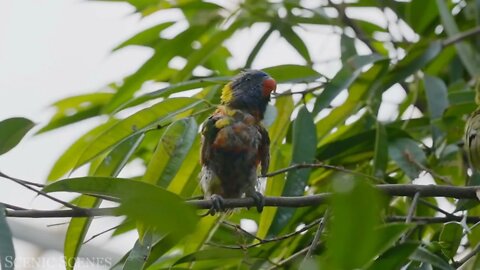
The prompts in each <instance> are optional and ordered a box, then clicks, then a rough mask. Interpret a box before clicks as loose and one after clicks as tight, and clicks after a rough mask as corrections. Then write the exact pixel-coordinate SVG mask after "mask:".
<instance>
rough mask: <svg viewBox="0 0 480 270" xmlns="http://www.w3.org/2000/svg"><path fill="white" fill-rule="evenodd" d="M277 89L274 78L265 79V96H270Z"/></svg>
mask: <svg viewBox="0 0 480 270" xmlns="http://www.w3.org/2000/svg"><path fill="white" fill-rule="evenodd" d="M276 89H277V82H276V81H275V80H274V79H272V78H268V79H265V80H263V96H265V97H268V96H270V93H272V92H275V90H276Z"/></svg>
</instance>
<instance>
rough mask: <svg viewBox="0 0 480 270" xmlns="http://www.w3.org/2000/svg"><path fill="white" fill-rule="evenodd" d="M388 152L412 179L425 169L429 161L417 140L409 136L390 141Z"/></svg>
mask: <svg viewBox="0 0 480 270" xmlns="http://www.w3.org/2000/svg"><path fill="white" fill-rule="evenodd" d="M388 154H389V156H390V158H391V159H392V160H393V161H395V162H396V163H397V165H398V166H399V167H400V168H401V169H402V170H403V171H404V172H405V173H406V174H407V175H408V177H410V179H412V180H413V179H415V178H417V177H418V175H419V174H420V172H422V171H423V170H424V167H425V164H426V162H427V157H426V155H425V152H423V151H422V149H421V148H420V147H419V146H418V144H417V143H416V142H415V141H413V140H411V139H408V138H399V139H395V140H393V141H391V142H389V145H388Z"/></svg>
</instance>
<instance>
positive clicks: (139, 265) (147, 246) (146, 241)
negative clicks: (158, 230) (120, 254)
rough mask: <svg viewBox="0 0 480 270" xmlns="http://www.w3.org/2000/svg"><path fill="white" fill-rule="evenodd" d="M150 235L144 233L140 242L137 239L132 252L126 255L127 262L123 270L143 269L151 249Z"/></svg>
mask: <svg viewBox="0 0 480 270" xmlns="http://www.w3.org/2000/svg"><path fill="white" fill-rule="evenodd" d="M152 240H153V237H152V234H151V233H146V234H145V236H144V237H143V239H142V241H140V239H138V240H137V241H136V242H135V245H134V246H133V248H132V250H131V251H130V253H129V254H128V257H127V260H126V261H125V264H124V265H123V269H124V270H138V269H144V266H145V263H146V261H147V258H148V256H149V255H150V251H151V249H152Z"/></svg>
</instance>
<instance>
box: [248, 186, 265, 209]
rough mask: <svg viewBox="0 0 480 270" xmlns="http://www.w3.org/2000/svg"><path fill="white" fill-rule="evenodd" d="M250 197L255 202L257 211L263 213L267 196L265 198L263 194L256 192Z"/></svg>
mask: <svg viewBox="0 0 480 270" xmlns="http://www.w3.org/2000/svg"><path fill="white" fill-rule="evenodd" d="M249 197H251V198H252V199H253V200H254V201H255V206H256V207H257V211H258V212H259V213H261V212H262V211H263V207H264V206H265V196H263V194H262V193H260V192H258V191H255V192H254V193H252V194H250V195H249Z"/></svg>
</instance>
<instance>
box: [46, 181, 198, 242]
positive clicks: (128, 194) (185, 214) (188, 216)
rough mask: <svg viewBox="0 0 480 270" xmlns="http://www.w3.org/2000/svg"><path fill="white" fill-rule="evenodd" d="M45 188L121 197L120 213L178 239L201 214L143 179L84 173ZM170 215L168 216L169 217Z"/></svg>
mask: <svg viewBox="0 0 480 270" xmlns="http://www.w3.org/2000/svg"><path fill="white" fill-rule="evenodd" d="M43 190H44V191H45V192H56V191H67V192H78V193H84V194H92V195H105V196H112V197H117V198H119V199H120V200H121V205H120V209H119V211H118V214H126V215H127V216H128V217H131V218H132V219H134V220H137V221H139V222H141V223H143V224H146V225H148V226H149V227H151V228H153V229H155V230H158V231H160V232H163V233H171V234H172V236H173V237H175V238H176V239H180V238H183V237H184V236H185V235H187V234H188V233H190V232H192V231H193V229H194V228H195V225H196V224H197V222H198V217H197V216H196V214H195V211H194V209H193V208H192V207H190V206H188V205H186V204H185V203H184V202H183V200H182V199H180V198H179V197H178V196H177V195H175V194H173V193H171V192H168V191H166V190H165V189H162V188H160V187H158V186H155V185H151V184H148V183H145V182H141V181H135V180H130V179H121V178H109V177H80V178H71V179H65V180H60V181H57V182H53V183H51V184H50V185H47V186H46V187H45V188H44V189H43ZM167 217H168V218H167Z"/></svg>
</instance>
